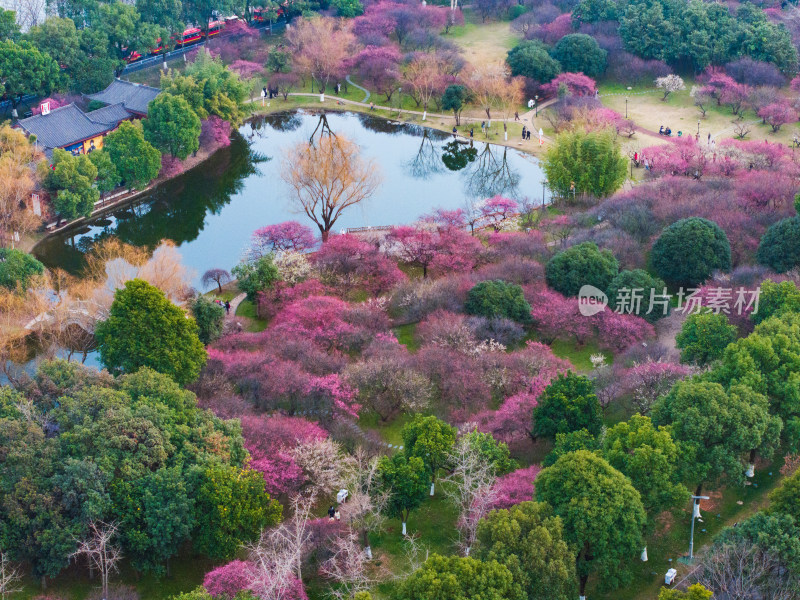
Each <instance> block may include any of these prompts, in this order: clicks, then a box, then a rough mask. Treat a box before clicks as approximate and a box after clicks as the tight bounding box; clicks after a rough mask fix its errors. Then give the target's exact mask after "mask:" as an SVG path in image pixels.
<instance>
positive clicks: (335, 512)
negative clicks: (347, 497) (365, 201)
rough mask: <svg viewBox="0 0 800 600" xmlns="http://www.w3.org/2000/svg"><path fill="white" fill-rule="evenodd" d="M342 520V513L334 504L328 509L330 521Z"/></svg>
mask: <svg viewBox="0 0 800 600" xmlns="http://www.w3.org/2000/svg"><path fill="white" fill-rule="evenodd" d="M341 518H342V513H340V512H339V509H338V508H335V507H334V506H333V505H332V504H331V507H330V508H329V509H328V519H330V520H331V521H333V520H336V521H338V520H340V519H341Z"/></svg>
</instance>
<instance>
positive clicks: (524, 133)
mask: <svg viewBox="0 0 800 600" xmlns="http://www.w3.org/2000/svg"><path fill="white" fill-rule="evenodd" d="M530 139H531V130H530V129H528V128H527V127H526V126H525V125H523V126H522V141H523V142H524V141H525V140H528V141H530Z"/></svg>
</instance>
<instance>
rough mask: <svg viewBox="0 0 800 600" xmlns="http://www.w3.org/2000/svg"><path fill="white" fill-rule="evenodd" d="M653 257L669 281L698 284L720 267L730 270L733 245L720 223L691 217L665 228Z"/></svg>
mask: <svg viewBox="0 0 800 600" xmlns="http://www.w3.org/2000/svg"><path fill="white" fill-rule="evenodd" d="M650 259H651V261H652V263H653V268H654V269H655V270H656V272H657V273H658V275H659V277H661V278H662V279H664V280H665V281H668V282H671V283H674V284H680V285H685V286H696V285H697V284H700V283H703V282H704V281H705V280H706V279H708V278H709V277H711V274H712V273H713V272H714V271H716V270H720V271H729V270H730V268H731V245H730V243H729V242H728V236H726V235H725V232H724V231H722V228H721V227H720V226H719V225H717V224H716V223H714V222H713V221H709V220H708V219H703V218H701V217H690V218H688V219H681V220H680V221H676V222H675V223H673V224H672V225H670V226H668V227H665V228H664V231H663V232H662V233H661V236H660V237H659V238H658V239H657V240H656V243H655V244H653V250H652V253H651V255H650Z"/></svg>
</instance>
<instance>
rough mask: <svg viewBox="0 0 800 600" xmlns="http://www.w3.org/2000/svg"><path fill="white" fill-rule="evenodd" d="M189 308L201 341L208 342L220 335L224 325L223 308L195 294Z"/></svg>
mask: <svg viewBox="0 0 800 600" xmlns="http://www.w3.org/2000/svg"><path fill="white" fill-rule="evenodd" d="M190 308H191V310H192V316H194V320H195V322H196V323H197V329H198V336H199V337H200V341H201V342H203V343H204V344H210V343H211V342H213V341H214V340H216V339H218V338H219V337H220V336H221V335H222V329H223V327H224V325H225V309H224V308H223V307H222V306H220V305H219V304H217V303H216V302H212V301H211V300H210V299H208V298H206V297H205V296H197V298H195V299H194V300H193V301H192V304H191V307H190Z"/></svg>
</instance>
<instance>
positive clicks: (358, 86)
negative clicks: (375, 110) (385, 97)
mask: <svg viewBox="0 0 800 600" xmlns="http://www.w3.org/2000/svg"><path fill="white" fill-rule="evenodd" d="M345 81H347V83H349V84H350V85H352V86H353V87H354V88H356V89H358V90H361V91H362V92H364V93H365V94H366V96H364V99H363V100H362V101H361V102H366V101H367V100H369V96H370V93H369V90H368V89H367V88H363V87H361V86H360V85H358V84H357V83H353V80H352V79H350V75H347V76H346V77H345Z"/></svg>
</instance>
